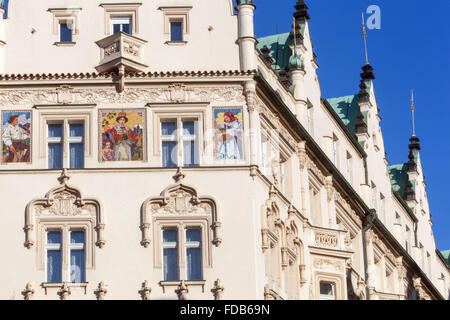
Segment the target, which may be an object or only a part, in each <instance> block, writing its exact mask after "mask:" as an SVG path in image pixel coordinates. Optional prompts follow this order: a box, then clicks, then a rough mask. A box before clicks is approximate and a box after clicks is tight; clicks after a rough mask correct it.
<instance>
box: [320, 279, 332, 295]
mask: <svg viewBox="0 0 450 320" xmlns="http://www.w3.org/2000/svg"><path fill="white" fill-rule="evenodd" d="M320 294H325V295H332V294H333V285H332V284H331V283H326V282H321V283H320Z"/></svg>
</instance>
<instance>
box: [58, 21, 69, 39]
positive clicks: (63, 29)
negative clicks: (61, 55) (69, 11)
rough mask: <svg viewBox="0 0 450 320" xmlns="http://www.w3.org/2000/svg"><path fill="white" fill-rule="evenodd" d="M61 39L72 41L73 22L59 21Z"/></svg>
mask: <svg viewBox="0 0 450 320" xmlns="http://www.w3.org/2000/svg"><path fill="white" fill-rule="evenodd" d="M59 41H60V42H72V24H69V23H68V22H67V21H65V22H60V23H59Z"/></svg>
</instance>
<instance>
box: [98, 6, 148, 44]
mask: <svg viewBox="0 0 450 320" xmlns="http://www.w3.org/2000/svg"><path fill="white" fill-rule="evenodd" d="M141 5H142V3H101V4H100V7H102V8H103V9H104V10H105V35H111V18H112V17H123V16H126V17H130V18H131V34H132V35H133V36H134V35H135V34H139V21H138V19H139V7H140V6H141Z"/></svg>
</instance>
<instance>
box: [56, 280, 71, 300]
mask: <svg viewBox="0 0 450 320" xmlns="http://www.w3.org/2000/svg"><path fill="white" fill-rule="evenodd" d="M71 293H72V292H71V291H70V288H69V286H68V285H67V283H66V282H63V285H62V286H61V289H59V290H58V295H59V298H60V299H61V300H67V299H68V298H69V296H70V295H71Z"/></svg>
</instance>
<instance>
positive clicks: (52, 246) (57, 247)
mask: <svg viewBox="0 0 450 320" xmlns="http://www.w3.org/2000/svg"><path fill="white" fill-rule="evenodd" d="M49 232H59V233H60V234H61V243H48V233H49ZM63 244H64V231H63V230H61V229H49V230H47V231H46V232H45V259H44V268H45V282H46V283H51V282H49V281H48V252H49V251H61V261H60V263H61V273H63V271H64V270H63V268H62V267H63V260H64V252H63ZM62 279H64V278H63V274H61V280H62Z"/></svg>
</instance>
